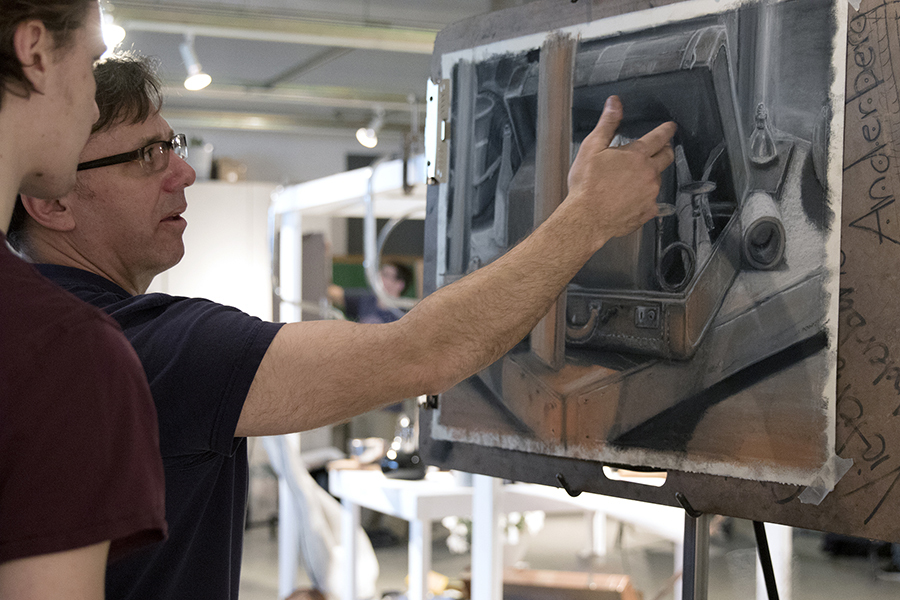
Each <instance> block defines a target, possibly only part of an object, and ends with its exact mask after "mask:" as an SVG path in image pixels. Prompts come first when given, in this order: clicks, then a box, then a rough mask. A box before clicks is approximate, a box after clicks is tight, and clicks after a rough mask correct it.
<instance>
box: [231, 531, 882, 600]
mask: <svg viewBox="0 0 900 600" xmlns="http://www.w3.org/2000/svg"><path fill="white" fill-rule="evenodd" d="M401 529H402V528H401ZM609 530H610V531H609V535H610V536H616V537H615V538H614V540H613V543H614V549H613V550H612V551H611V552H610V553H609V555H608V556H606V557H604V558H597V557H595V558H592V559H588V558H579V556H578V552H579V550H581V549H582V548H583V547H584V546H585V544H586V541H587V538H586V536H585V532H584V521H583V519H582V516H581V515H579V514H572V515H566V514H562V515H559V514H554V515H548V516H547V518H546V521H545V525H544V527H543V529H542V530H541V531H539V532H538V533H537V534H535V535H534V536H533V537H532V538H531V539H530V541H529V545H528V550H527V551H526V553H525V556H524V561H525V562H526V563H527V564H528V566H530V567H531V568H534V569H554V570H567V571H594V572H598V573H604V572H606V573H624V574H627V575H629V576H630V577H631V578H632V582H633V585H634V586H635V588H636V589H637V590H639V591H640V592H641V593H642V594H643V598H644V600H669V599H671V598H672V597H673V596H672V592H671V590H669V589H667V587H666V584H667V582H668V581H669V580H670V579H671V577H672V570H673V569H672V565H673V555H672V550H673V549H672V544H671V543H669V542H666V541H665V540H662V539H659V538H656V537H655V536H653V535H652V534H650V533H648V532H645V531H641V530H638V529H635V528H633V527H630V526H626V527H624V528H622V530H621V532H620V531H619V528H618V527H616V526H612V525H611V526H610V527H609ZM822 536H823V534H821V533H818V532H812V531H805V530H794V533H793V544H794V551H793V580H792V595H791V597H792V598H793V600H838V599H840V600H847V599H853V600H863V599H864V600H887V599H892V600H896V599H900V582H891V581H881V580H878V579H876V578H875V575H874V573H875V569H874V564H873V562H872V561H871V560H870V559H869V558H867V557H848V556H840V557H832V556H830V555H828V554H826V553H824V552H823V551H822V550H821V547H822ZM446 538H447V531H446V529H444V528H443V527H442V526H441V525H440V524H436V525H435V529H434V549H433V568H434V570H435V571H438V572H439V573H442V574H444V575H447V576H448V577H450V578H451V579H453V578H455V577H457V576H458V574H459V573H460V572H461V571H462V570H463V569H464V568H465V567H467V566H468V564H469V556H468V554H463V555H456V554H451V553H450V552H449V550H448V548H447V544H446ZM405 543H406V542H405V540H401V541H400V543H399V544H396V545H393V546H389V547H385V548H379V549H378V550H376V554H377V556H378V560H379V565H380V570H381V575H380V577H379V580H378V586H379V589H380V592H381V593H382V594H386V593H388V592H392V591H402V590H404V589H405V586H404V583H403V580H404V577H405V576H406V564H407V563H406V561H407V555H406V545H405ZM754 547H755V546H754V537H753V528H752V524H750V523H749V522H747V521H741V520H732V521H731V532H730V535H726V534H725V533H723V532H718V533H716V534H715V535H713V537H712V539H711V543H710V575H709V590H708V598H709V600H752V599H753V598H754V597H755V591H754V590H755V551H754ZM277 557H278V549H277V540H276V534H275V532H274V531H272V530H271V529H270V528H269V527H265V526H260V527H254V528H252V529H250V530H248V531H247V533H246V536H245V546H244V561H243V574H242V580H241V600H278V593H277V587H278V586H277V574H278V567H277ZM300 578H301V579H300V582H299V583H301V584H302V583H304V582H305V581H308V580H306V579H305V575H304V574H303V573H302V569H301V576H300Z"/></svg>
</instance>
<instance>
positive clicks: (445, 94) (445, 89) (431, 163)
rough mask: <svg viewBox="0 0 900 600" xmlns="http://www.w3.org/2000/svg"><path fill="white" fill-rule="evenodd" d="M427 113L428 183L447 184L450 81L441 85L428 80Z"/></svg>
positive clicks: (442, 81) (445, 80) (426, 154)
mask: <svg viewBox="0 0 900 600" xmlns="http://www.w3.org/2000/svg"><path fill="white" fill-rule="evenodd" d="M427 98H428V100H427V102H426V108H427V111H426V113H425V161H426V168H427V171H428V172H427V174H426V175H427V181H428V183H429V184H431V185H434V184H437V183H447V170H448V168H449V162H450V159H449V157H450V153H449V151H448V142H449V140H450V80H449V79H442V80H441V82H440V83H437V84H436V83H433V82H432V81H431V80H430V79H429V80H428V95H427Z"/></svg>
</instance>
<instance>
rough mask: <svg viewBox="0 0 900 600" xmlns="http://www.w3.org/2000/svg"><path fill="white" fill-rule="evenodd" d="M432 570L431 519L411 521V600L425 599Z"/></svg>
mask: <svg viewBox="0 0 900 600" xmlns="http://www.w3.org/2000/svg"><path fill="white" fill-rule="evenodd" d="M430 571H431V521H419V520H413V521H410V522H409V594H408V598H409V600H425V597H426V595H427V593H428V573H429V572H430Z"/></svg>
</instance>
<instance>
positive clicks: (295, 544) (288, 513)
mask: <svg viewBox="0 0 900 600" xmlns="http://www.w3.org/2000/svg"><path fill="white" fill-rule="evenodd" d="M299 555H300V524H299V523H298V522H297V513H296V512H295V510H294V502H293V498H292V494H291V488H290V486H289V485H288V482H287V481H286V480H285V479H284V478H282V477H279V478H278V597H279V598H287V597H288V596H290V595H291V593H292V592H293V591H294V588H295V587H296V580H297V565H298V564H299V558H300V556H299Z"/></svg>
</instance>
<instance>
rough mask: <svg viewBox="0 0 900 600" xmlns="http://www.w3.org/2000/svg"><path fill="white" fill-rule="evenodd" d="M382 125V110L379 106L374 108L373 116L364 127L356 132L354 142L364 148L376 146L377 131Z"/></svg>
mask: <svg viewBox="0 0 900 600" xmlns="http://www.w3.org/2000/svg"><path fill="white" fill-rule="evenodd" d="M383 124H384V109H383V108H381V107H380V106H379V107H377V108H375V116H374V117H372V120H371V121H370V122H369V124H368V125H367V126H366V127H360V128H359V129H357V130H356V141H358V142H359V143H360V144H362V145H363V146H365V147H366V148H374V147H375V146H377V145H378V131H379V130H380V129H381V126H382V125H383Z"/></svg>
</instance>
